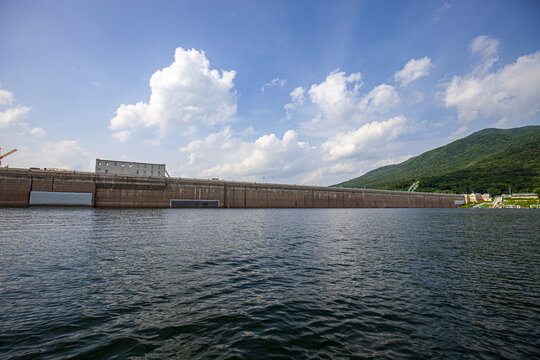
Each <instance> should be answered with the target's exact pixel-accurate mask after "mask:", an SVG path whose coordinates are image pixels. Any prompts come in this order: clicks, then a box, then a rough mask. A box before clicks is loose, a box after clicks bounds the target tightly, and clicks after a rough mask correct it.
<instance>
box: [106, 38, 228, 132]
mask: <svg viewBox="0 0 540 360" xmlns="http://www.w3.org/2000/svg"><path fill="white" fill-rule="evenodd" d="M235 76H236V72H235V71H234V70H233V71H224V70H222V71H221V72H220V71H218V70H215V69H211V68H210V62H209V60H208V59H207V58H206V56H205V53H204V51H197V50H195V49H191V50H184V49H183V48H181V47H179V48H177V49H176V51H175V54H174V62H173V63H172V64H171V65H170V66H168V67H165V68H163V69H161V70H158V71H156V72H155V73H154V74H153V75H152V77H151V78H150V89H151V92H152V93H151V95H150V100H149V102H148V103H145V102H139V103H136V104H135V105H131V104H130V105H125V104H122V105H120V107H118V109H117V110H116V116H115V117H114V118H112V119H111V122H110V126H109V127H110V129H111V130H113V131H115V132H116V133H117V135H116V138H117V139H119V140H120V141H122V140H123V141H126V140H127V139H128V138H129V136H127V134H128V133H127V131H133V130H135V129H137V128H146V127H153V126H156V127H158V128H159V131H160V135H161V136H164V135H165V134H166V132H167V131H168V130H169V129H171V128H173V127H177V126H180V125H185V124H193V123H195V124H203V125H212V124H215V123H218V122H223V121H226V120H228V119H229V118H230V117H231V116H233V115H234V114H235V113H236V106H237V105H236V97H235V94H234V92H233V87H234V83H233V80H234V77H235ZM122 132H123V133H122Z"/></svg>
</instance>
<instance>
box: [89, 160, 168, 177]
mask: <svg viewBox="0 0 540 360" xmlns="http://www.w3.org/2000/svg"><path fill="white" fill-rule="evenodd" d="M147 167H149V168H150V169H151V171H149V173H150V176H160V177H164V176H165V173H166V170H165V164H152V163H139V162H134V161H118V160H103V159H96V170H95V172H96V173H97V174H111V175H125V176H148V175H147V173H146V168H147ZM140 168H144V172H142V174H141V172H140V171H139V169H140ZM154 169H157V170H159V171H154ZM154 173H157V175H155V174H154Z"/></svg>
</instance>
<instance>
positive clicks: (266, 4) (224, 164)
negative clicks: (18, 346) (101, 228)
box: [0, 0, 540, 185]
mask: <svg viewBox="0 0 540 360" xmlns="http://www.w3.org/2000/svg"><path fill="white" fill-rule="evenodd" d="M538 19H540V2H538V1H534V0H532V1H496V0H489V1H487V0H479V1H452V0H448V1H444V0H442V1H438V0H429V1H410V2H407V1H381V2H379V1H157V2H149V1H95V0H92V1H57V0H51V1H26V0H20V1H19V0H0V54H1V56H0V146H1V147H2V151H3V152H6V151H8V150H11V149H12V148H18V149H19V151H18V152H17V153H15V154H13V155H11V156H9V157H6V158H5V159H4V161H3V165H9V166H11V167H29V166H35V167H42V168H43V167H62V168H69V169H78V170H90V171H93V169H94V164H95V159H96V158H105V159H125V160H129V161H141V162H155V163H166V164H167V169H168V171H169V173H170V174H171V175H172V176H181V177H196V178H213V177H219V178H224V179H228V180H248V181H257V182H263V181H265V182H277V183H298V184H317V185H331V184H335V183H338V182H341V181H344V180H348V179H351V178H354V177H357V176H360V175H362V174H364V173H365V172H367V171H369V170H372V169H374V168H376V167H379V166H382V165H386V164H392V163H396V162H401V161H403V160H405V159H407V158H409V157H411V156H416V155H419V154H421V153H422V152H424V151H426V150H429V149H432V148H435V147H438V146H442V145H444V144H447V143H449V142H451V141H452V140H455V139H457V138H460V137H463V136H466V135H469V134H471V133H472V132H475V131H477V130H480V129H483V128H486V127H499V128H511V127H517V126H523V125H530V124H536V125H538V124H540V40H539V39H540V21H538Z"/></svg>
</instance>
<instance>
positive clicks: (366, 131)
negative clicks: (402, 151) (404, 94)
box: [322, 115, 409, 160]
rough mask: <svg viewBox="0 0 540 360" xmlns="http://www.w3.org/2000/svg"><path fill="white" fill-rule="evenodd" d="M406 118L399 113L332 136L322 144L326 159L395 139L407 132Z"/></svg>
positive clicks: (346, 155)
mask: <svg viewBox="0 0 540 360" xmlns="http://www.w3.org/2000/svg"><path fill="white" fill-rule="evenodd" d="M408 130H409V127H408V126H407V119H406V118H405V116H403V115H399V116H396V117H393V118H391V119H388V120H386V121H374V122H371V123H368V124H365V125H363V126H361V127H360V128H358V129H356V130H352V131H349V132H342V133H338V134H336V135H334V136H332V137H331V138H330V139H328V140H327V141H326V142H325V143H323V144H322V150H323V151H324V152H325V153H326V155H327V159H328V160H337V159H342V158H348V157H351V156H354V155H358V154H360V153H362V152H363V151H366V150H368V151H371V149H370V148H371V147H373V146H375V145H377V144H384V143H385V142H387V141H390V140H394V139H396V138H397V137H398V136H399V135H401V134H403V133H405V132H407V131H408Z"/></svg>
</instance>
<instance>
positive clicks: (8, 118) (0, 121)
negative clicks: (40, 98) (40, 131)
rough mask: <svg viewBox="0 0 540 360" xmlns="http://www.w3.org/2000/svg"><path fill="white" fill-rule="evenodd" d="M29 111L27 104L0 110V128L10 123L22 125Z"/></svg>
mask: <svg viewBox="0 0 540 360" xmlns="http://www.w3.org/2000/svg"><path fill="white" fill-rule="evenodd" d="M29 111H30V108H29V107H27V106H21V105H19V106H16V107H13V108H10V109H7V110H5V111H3V112H0V129H2V128H6V127H8V126H11V125H15V124H18V125H23V124H25V122H24V121H25V120H26V115H27V114H28V112H29Z"/></svg>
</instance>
